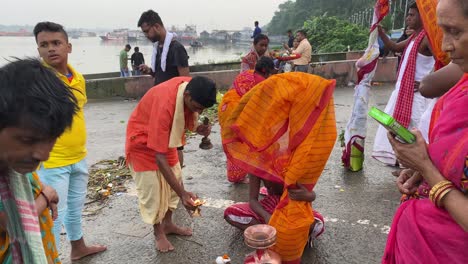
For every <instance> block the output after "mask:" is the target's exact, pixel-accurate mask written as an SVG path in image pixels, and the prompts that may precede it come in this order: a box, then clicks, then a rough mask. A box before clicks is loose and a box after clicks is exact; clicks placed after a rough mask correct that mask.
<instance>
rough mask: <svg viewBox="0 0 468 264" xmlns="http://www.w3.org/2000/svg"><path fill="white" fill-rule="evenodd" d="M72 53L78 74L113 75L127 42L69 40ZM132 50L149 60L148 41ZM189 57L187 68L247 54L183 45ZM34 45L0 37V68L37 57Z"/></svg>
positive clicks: (232, 48)
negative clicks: (10, 62)
mask: <svg viewBox="0 0 468 264" xmlns="http://www.w3.org/2000/svg"><path fill="white" fill-rule="evenodd" d="M70 43H72V48H73V50H72V53H71V54H70V56H69V62H70V63H71V64H72V65H73V66H74V67H75V68H76V69H77V70H78V71H80V72H81V73H84V74H89V73H103V72H116V71H120V69H119V53H120V51H121V50H122V49H123V48H124V46H125V44H127V43H126V42H122V41H102V40H101V39H100V38H99V37H84V38H79V39H70ZM129 44H130V45H131V46H132V50H131V51H130V52H129V53H128V54H129V56H131V54H132V53H133V47H135V46H138V47H140V52H142V53H143V55H144V57H145V61H146V63H147V64H149V61H150V60H151V51H152V43H151V42H149V41H146V40H144V41H137V42H130V43H129ZM183 44H184V46H185V48H186V50H187V53H188V55H189V57H190V59H189V64H190V65H196V64H208V63H215V62H226V61H233V60H239V59H240V57H241V55H242V54H246V53H247V52H248V50H249V44H248V43H246V44H231V43H229V44H220V43H214V44H205V45H204V46H203V47H200V48H192V47H190V45H189V43H183ZM37 56H38V53H37V45H36V42H35V40H34V37H0V66H2V65H5V64H6V63H7V62H8V60H12V59H13V57H18V58H24V57H37Z"/></svg>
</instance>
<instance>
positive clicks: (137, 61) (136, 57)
mask: <svg viewBox="0 0 468 264" xmlns="http://www.w3.org/2000/svg"><path fill="white" fill-rule="evenodd" d="M130 61H131V62H132V65H135V66H140V65H141V64H144V63H145V59H144V58H143V53H141V52H134V53H133V54H132V57H131V58H130Z"/></svg>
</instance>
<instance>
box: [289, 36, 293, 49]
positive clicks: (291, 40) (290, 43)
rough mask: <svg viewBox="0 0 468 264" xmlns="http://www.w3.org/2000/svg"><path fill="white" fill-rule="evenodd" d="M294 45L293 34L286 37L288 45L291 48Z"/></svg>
mask: <svg viewBox="0 0 468 264" xmlns="http://www.w3.org/2000/svg"><path fill="white" fill-rule="evenodd" d="M293 46H294V36H290V37H289V39H288V47H290V48H293Z"/></svg>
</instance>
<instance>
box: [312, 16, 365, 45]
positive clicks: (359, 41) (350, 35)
mask: <svg viewBox="0 0 468 264" xmlns="http://www.w3.org/2000/svg"><path fill="white" fill-rule="evenodd" d="M303 29H305V30H306V32H307V36H308V39H309V42H310V43H311V45H312V47H313V49H314V52H316V53H326V52H343V51H347V50H348V46H349V47H350V49H351V50H362V49H365V48H366V47H367V43H368V39H369V31H368V29H367V28H363V27H360V26H358V25H356V24H351V23H350V22H348V21H347V20H344V19H340V18H338V17H325V16H321V17H314V18H312V19H310V20H307V21H306V22H304V25H303Z"/></svg>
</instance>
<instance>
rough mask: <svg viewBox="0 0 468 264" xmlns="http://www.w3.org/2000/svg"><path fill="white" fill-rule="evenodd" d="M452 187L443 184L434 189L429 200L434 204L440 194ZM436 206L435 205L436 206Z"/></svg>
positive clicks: (449, 184)
mask: <svg viewBox="0 0 468 264" xmlns="http://www.w3.org/2000/svg"><path fill="white" fill-rule="evenodd" d="M452 187H454V185H453V183H445V184H443V185H440V186H439V188H437V189H435V191H434V192H433V193H432V196H429V198H430V199H431V201H432V202H433V203H434V204H436V202H437V197H439V196H440V194H441V193H442V192H443V191H445V190H447V189H448V188H452ZM436 205H437V204H436Z"/></svg>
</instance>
